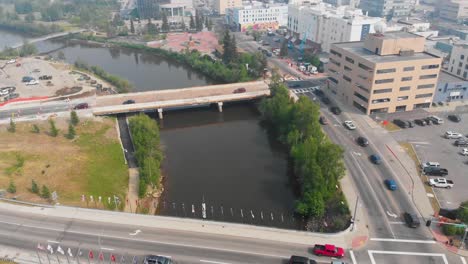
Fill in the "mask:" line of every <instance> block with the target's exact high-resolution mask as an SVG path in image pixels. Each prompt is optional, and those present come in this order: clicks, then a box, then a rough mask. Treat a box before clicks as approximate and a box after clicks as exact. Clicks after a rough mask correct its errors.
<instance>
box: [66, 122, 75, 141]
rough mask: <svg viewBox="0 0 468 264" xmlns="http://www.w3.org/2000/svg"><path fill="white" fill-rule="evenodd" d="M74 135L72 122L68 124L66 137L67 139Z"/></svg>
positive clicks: (72, 137)
mask: <svg viewBox="0 0 468 264" xmlns="http://www.w3.org/2000/svg"><path fill="white" fill-rule="evenodd" d="M75 136H76V132H75V127H74V126H73V125H72V124H69V125H68V133H67V135H66V137H67V138H68V139H74V138H75Z"/></svg>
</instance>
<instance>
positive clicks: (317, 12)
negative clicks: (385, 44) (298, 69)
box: [287, 3, 382, 52]
mask: <svg viewBox="0 0 468 264" xmlns="http://www.w3.org/2000/svg"><path fill="white" fill-rule="evenodd" d="M381 21H382V18H378V17H368V16H365V15H363V13H362V10H361V9H356V8H352V7H349V6H339V7H335V6H332V5H330V4H325V3H319V4H303V5H299V4H291V5H289V15H288V24H287V26H288V29H289V31H290V32H292V33H293V35H294V37H295V38H297V39H306V40H309V41H311V42H313V43H316V44H317V46H319V48H321V49H322V50H323V51H325V52H329V51H330V46H331V44H332V43H337V42H349V41H360V40H364V38H365V37H366V36H367V34H369V33H374V32H375V29H374V26H375V25H376V24H378V23H381Z"/></svg>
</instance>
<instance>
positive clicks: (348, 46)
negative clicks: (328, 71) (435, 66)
mask: <svg viewBox="0 0 468 264" xmlns="http://www.w3.org/2000/svg"><path fill="white" fill-rule="evenodd" d="M411 35H413V34H411ZM413 36H414V35H413ZM333 45H335V46H337V47H339V48H342V49H344V50H346V51H348V52H350V53H352V54H354V55H356V56H359V57H362V58H364V59H366V60H368V61H370V62H373V63H385V62H396V61H410V60H423V59H433V58H439V57H438V56H435V55H432V54H429V53H426V52H416V53H414V54H413V55H406V56H400V55H385V56H380V55H377V54H375V53H373V52H371V51H369V50H367V49H365V48H364V42H363V41H357V42H342V43H335V44H333Z"/></svg>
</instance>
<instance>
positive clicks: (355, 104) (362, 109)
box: [353, 100, 367, 113]
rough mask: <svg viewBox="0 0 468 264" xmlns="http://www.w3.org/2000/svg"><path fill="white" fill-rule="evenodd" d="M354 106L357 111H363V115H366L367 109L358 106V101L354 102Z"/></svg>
mask: <svg viewBox="0 0 468 264" xmlns="http://www.w3.org/2000/svg"><path fill="white" fill-rule="evenodd" d="M353 105H354V107H356V108H357V109H359V110H361V111H362V112H363V113H366V112H367V108H365V107H364V106H362V105H360V104H358V103H357V102H356V101H354V100H353Z"/></svg>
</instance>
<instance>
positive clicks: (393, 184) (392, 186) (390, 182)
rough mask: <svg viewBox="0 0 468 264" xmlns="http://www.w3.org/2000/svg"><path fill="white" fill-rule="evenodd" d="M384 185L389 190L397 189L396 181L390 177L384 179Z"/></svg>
mask: <svg viewBox="0 0 468 264" xmlns="http://www.w3.org/2000/svg"><path fill="white" fill-rule="evenodd" d="M385 185H386V186H387V188H388V189H389V190H390V191H395V190H396V189H397V185H396V182H395V181H394V180H392V179H386V180H385Z"/></svg>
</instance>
